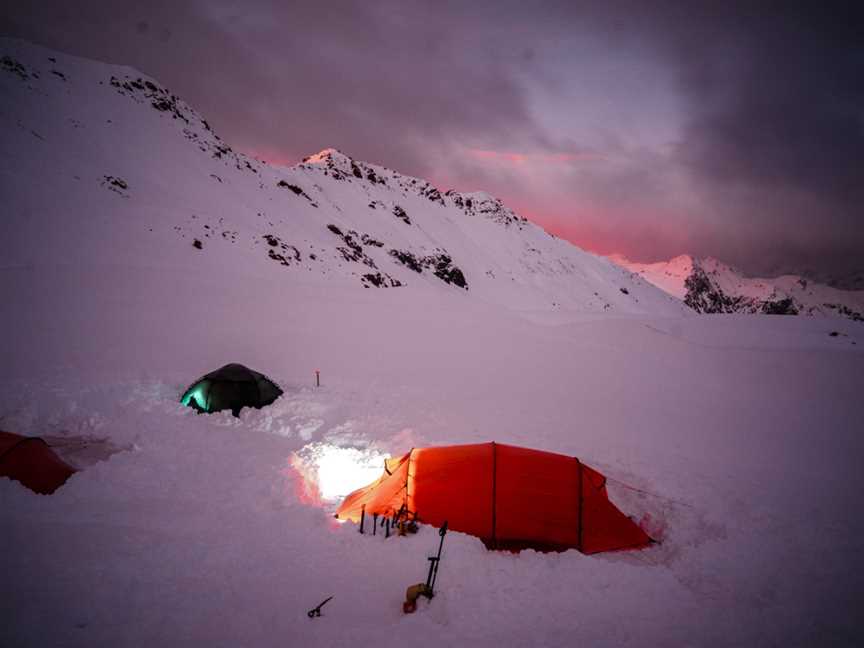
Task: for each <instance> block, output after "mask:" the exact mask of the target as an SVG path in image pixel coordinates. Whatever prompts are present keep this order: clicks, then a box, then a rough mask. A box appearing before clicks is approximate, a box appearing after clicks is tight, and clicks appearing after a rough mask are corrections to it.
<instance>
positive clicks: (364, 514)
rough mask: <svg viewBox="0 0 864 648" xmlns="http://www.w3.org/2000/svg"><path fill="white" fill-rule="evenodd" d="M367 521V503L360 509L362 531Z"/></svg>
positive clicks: (361, 531)
mask: <svg viewBox="0 0 864 648" xmlns="http://www.w3.org/2000/svg"><path fill="white" fill-rule="evenodd" d="M365 521H366V505H365V504H364V505H363V508H361V509H360V533H363V523H364V522H365Z"/></svg>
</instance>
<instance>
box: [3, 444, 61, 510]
mask: <svg viewBox="0 0 864 648" xmlns="http://www.w3.org/2000/svg"><path fill="white" fill-rule="evenodd" d="M75 472H76V470H75V469H74V468H73V467H72V466H70V465H69V464H67V463H66V462H65V461H63V460H62V459H61V458H60V457H58V456H57V455H56V454H55V453H54V451H53V450H52V449H51V448H50V447H49V446H48V444H47V443H45V441H43V440H42V439H40V438H39V437H23V436H21V435H19V434H12V433H10V432H0V477H9V478H10V479H16V480H18V481H19V482H21V483H22V484H24V485H25V486H26V487H27V488H29V489H30V490H32V491H35V492H37V493H42V494H43V495H48V494H50V493H53V492H54V491H55V490H57V489H58V488H60V487H61V486H62V485H63V484H64V483H66V480H67V479H69V477H70V476H71V475H73V474H74V473H75Z"/></svg>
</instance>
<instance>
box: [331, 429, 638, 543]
mask: <svg viewBox="0 0 864 648" xmlns="http://www.w3.org/2000/svg"><path fill="white" fill-rule="evenodd" d="M364 510H365V513H366V515H372V514H376V513H377V514H378V515H382V516H385V517H389V516H392V515H395V514H397V513H398V512H399V511H400V510H401V511H407V512H408V513H410V514H415V515H416V517H417V520H418V521H420V522H424V523H427V524H431V525H433V526H441V525H442V524H443V523H444V521H445V520H446V521H447V523H448V526H449V528H450V529H453V530H455V531H462V532H464V533H470V534H471V535H474V536H477V537H478V538H480V539H482V540H483V542H484V543H485V544H486V546H487V547H489V548H490V549H528V548H531V549H539V550H556V551H561V550H565V549H578V550H579V551H581V552H583V553H586V554H590V553H596V552H599V551H611V550H614V549H631V548H637V547H644V546H645V545H647V544H649V543H650V542H651V539H650V538H649V537H648V535H647V534H646V533H645V532H644V531H643V530H642V529H640V528H639V526H638V525H637V524H636V523H634V522H633V521H632V520H631V519H630V518H628V517H627V516H626V515H624V514H623V513H622V512H621V511H620V510H618V509H617V508H616V507H615V505H614V504H612V502H610V501H609V498H608V496H607V494H606V478H605V477H604V476H603V475H601V474H600V473H599V472H597V471H596V470H594V469H593V468H590V467H588V466H586V465H585V464H583V463H582V462H581V461H579V460H578V459H576V458H575V457H567V456H564V455H560V454H555V453H552V452H542V451H540V450H531V449H529V448H519V447H516V446H510V445H504V444H501V443H494V442H493V443H481V444H474V445H458V446H442V447H437V448H415V449H413V450H411V452H409V453H408V454H406V455H403V456H402V457H398V458H391V459H388V460H387V461H386V462H385V467H384V474H383V475H382V476H381V477H380V478H379V479H378V480H377V481H375V482H374V483H372V484H369V485H368V486H365V487H364V488H361V489H359V490H356V491H354V492H353V493H351V494H350V495H348V497H346V498H345V501H343V502H342V505H341V506H340V507H339V510H338V511H337V512H336V517H337V518H339V519H343V520H353V521H355V522H359V521H360V517H361V515H362V514H363V511H364Z"/></svg>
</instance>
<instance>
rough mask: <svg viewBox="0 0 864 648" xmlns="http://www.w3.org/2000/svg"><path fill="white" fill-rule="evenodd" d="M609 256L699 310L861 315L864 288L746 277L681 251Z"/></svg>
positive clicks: (793, 277) (862, 317)
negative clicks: (652, 258) (663, 256)
mask: <svg viewBox="0 0 864 648" xmlns="http://www.w3.org/2000/svg"><path fill="white" fill-rule="evenodd" d="M609 258H610V260H611V261H613V262H615V263H617V264H618V265H620V266H622V267H624V268H627V269H628V270H630V271H631V272H633V273H635V274H637V275H639V276H640V277H642V278H644V279H645V280H646V281H648V282H650V283H652V284H654V285H655V286H657V287H658V288H660V289H661V290H664V291H666V292H667V293H669V294H670V295H673V296H674V297H677V298H678V299H681V300H682V301H684V303H685V304H687V305H688V306H690V307H691V308H693V309H694V310H696V311H697V312H700V313H768V314H790V315H825V316H841V317H848V318H850V319H853V320H856V321H862V320H864V290H842V289H840V288H835V287H832V286H828V285H825V284H821V283H818V282H815V281H811V280H809V279H805V278H804V277H800V276H798V275H783V276H780V277H775V278H773V279H764V278H761V279H760V278H752V277H745V276H744V275H743V274H742V273H741V272H739V271H738V270H736V269H735V268H733V267H731V266H729V265H727V264H725V263H723V262H721V261H718V260H717V259H713V258H710V257H708V258H705V259H694V258H693V257H691V256H690V255H687V254H683V255H681V256H677V257H675V258H674V259H671V260H669V261H660V262H657V263H636V262H634V261H630V260H628V259H626V258H625V257H622V256H620V255H613V256H610V257H609Z"/></svg>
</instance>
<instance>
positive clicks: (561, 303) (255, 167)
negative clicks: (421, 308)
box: [2, 41, 682, 316]
mask: <svg viewBox="0 0 864 648" xmlns="http://www.w3.org/2000/svg"><path fill="white" fill-rule="evenodd" d="M5 49H6V51H8V52H9V54H7V55H6V58H5V59H4V63H3V68H4V69H3V71H4V74H3V77H2V78H3V92H4V96H8V97H9V98H10V99H11V101H9V102H7V103H6V105H5V106H4V107H3V116H4V118H5V120H6V125H7V128H5V129H4V131H3V140H2V141H3V147H4V150H8V151H16V155H15V156H14V157H13V156H8V157H7V159H6V160H5V161H4V179H5V182H6V183H9V184H8V185H7V187H8V186H10V185H11V186H16V185H19V184H21V183H26V182H28V181H29V180H30V179H34V178H39V179H40V180H39V182H40V186H41V187H42V189H43V190H42V191H39V192H30V193H22V192H14V191H4V195H7V196H10V197H11V198H10V199H11V200H12V201H14V202H11V204H9V203H8V202H7V207H8V210H9V212H8V213H9V217H10V219H11V222H10V225H11V226H12V227H11V230H12V232H13V236H12V237H11V238H7V239H6V241H5V246H4V249H3V252H4V259H5V263H7V264H26V263H32V262H33V260H34V259H37V258H44V255H45V254H46V253H49V251H50V252H52V253H53V252H54V251H56V250H60V249H62V250H63V255H65V256H69V255H72V256H76V257H77V256H79V255H80V257H81V258H88V257H89V256H90V255H92V254H94V253H96V251H97V250H101V246H102V244H103V242H104V241H106V240H111V241H112V252H111V256H110V258H111V260H112V261H117V262H122V263H134V264H143V265H148V264H152V262H153V259H154V258H157V257H158V255H160V254H165V255H170V257H171V258H172V259H173V260H174V261H175V262H176V263H177V264H179V266H178V268H179V267H180V266H182V267H184V268H211V269H213V268H222V267H223V266H224V265H225V264H226V263H227V264H230V265H231V266H232V267H234V268H235V269H236V270H237V271H238V272H248V273H252V274H256V275H258V274H261V275H266V276H271V277H274V278H278V279H279V280H282V281H286V282H289V281H290V282H297V281H302V282H304V283H309V284H311V285H320V286H328V287H330V286H334V285H344V284H346V283H348V284H350V285H353V286H357V287H362V286H367V287H368V286H380V287H387V288H391V287H394V286H398V287H399V288H400V289H408V290H413V289H416V288H417V287H419V286H421V285H428V284H431V285H432V286H434V287H435V288H436V289H438V290H444V291H447V292H453V291H454V290H458V289H460V288H463V290H464V287H465V286H467V291H465V292H466V295H467V297H466V298H469V299H480V300H484V301H489V302H492V303H496V304H501V305H504V306H506V307H508V308H510V309H513V310H518V311H522V312H525V313H526V314H528V315H529V316H530V315H531V314H532V313H535V312H536V313H540V314H542V313H544V312H550V311H553V312H554V311H561V310H563V311H566V312H574V313H592V312H594V313H598V312H600V313H602V312H618V313H631V314H639V313H663V314H677V313H680V312H681V309H682V307H681V305H680V304H677V303H676V302H675V301H674V300H671V299H669V298H668V296H666V295H664V294H663V293H662V292H660V291H657V290H656V289H654V287H653V286H651V285H650V284H648V283H647V282H644V281H642V280H641V279H636V278H633V277H632V276H631V275H630V273H627V272H625V271H623V270H622V269H621V268H619V267H618V266H616V265H614V264H612V263H610V262H609V261H608V260H606V259H605V258H601V257H597V256H594V255H591V254H588V253H586V252H584V251H582V250H580V249H578V248H576V247H574V246H572V245H570V244H569V243H567V242H565V241H562V240H560V239H557V238H554V237H552V236H551V235H549V234H547V233H546V232H545V231H543V230H542V229H541V228H539V227H537V226H535V225H533V224H531V223H528V222H527V221H525V219H523V218H520V217H519V216H517V215H516V214H514V213H513V212H512V211H510V210H509V209H507V208H506V207H504V206H503V205H502V204H501V203H500V202H499V201H497V200H495V199H494V198H492V197H491V196H489V195H487V194H483V193H472V194H460V193H457V192H447V193H442V192H441V191H439V190H438V189H436V188H435V187H433V186H432V185H431V184H429V183H428V182H426V181H423V180H420V179H417V178H411V177H407V176H404V175H401V174H399V173H396V172H394V171H391V170H389V169H385V168H383V167H380V166H377V165H373V164H366V163H363V162H360V161H355V160H353V159H351V158H349V157H347V156H346V155H343V154H341V153H339V152H338V151H335V150H333V149H326V150H324V151H322V152H321V153H318V154H317V155H313V156H311V157H309V158H307V159H306V161H305V162H304V163H302V164H299V165H297V166H295V167H291V168H284V167H271V166H267V165H265V164H262V163H260V162H258V161H256V160H253V159H250V158H247V157H246V156H244V155H242V154H239V153H236V152H234V151H233V150H231V149H230V147H229V146H228V145H227V144H225V143H224V142H222V141H221V140H220V139H219V138H218V136H217V135H215V134H214V133H213V132H212V130H211V129H210V127H209V125H208V124H207V122H206V120H204V119H203V118H202V117H201V116H199V115H198V114H197V113H195V111H194V110H192V109H191V108H190V107H189V106H188V105H186V104H185V103H184V102H183V101H182V100H181V99H179V98H177V97H176V96H174V95H172V94H170V93H169V92H168V91H167V90H165V89H164V88H162V87H161V86H160V85H159V84H158V82H156V81H155V80H152V79H148V78H144V77H142V76H141V75H139V74H138V73H136V72H135V71H134V70H130V69H128V68H121V67H116V66H107V65H99V64H93V63H91V62H86V61H82V60H79V59H74V58H71V57H59V55H52V54H51V53H50V52H47V51H45V50H37V49H34V48H31V47H27V46H25V45H22V44H20V43H15V42H14V41H5ZM51 58H53V59H54V60H55V61H56V62H52V61H50V59H51ZM10 199H7V201H8V200H10ZM69 205H77V206H82V207H84V206H86V209H88V210H89V217H88V218H74V217H71V215H70V217H69V218H66V219H63V218H58V217H57V216H56V212H57V211H60V208H68V206H69ZM36 228H38V229H39V235H38V237H34V236H33V233H34V232H33V230H34V229H36ZM17 234H20V236H16V235H17ZM34 241H35V243H34ZM100 255H101V252H100ZM100 258H104V255H101V256H100ZM622 289H623V290H622ZM624 291H626V292H624Z"/></svg>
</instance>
